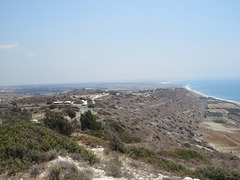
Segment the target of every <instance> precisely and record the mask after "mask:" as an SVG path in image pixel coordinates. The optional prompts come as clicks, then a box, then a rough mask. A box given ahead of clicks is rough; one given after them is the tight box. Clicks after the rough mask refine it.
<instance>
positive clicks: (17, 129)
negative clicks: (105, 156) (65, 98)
mask: <svg viewBox="0 0 240 180" xmlns="http://www.w3.org/2000/svg"><path fill="white" fill-rule="evenodd" d="M0 142H1V144H0V152H1V153H0V174H1V173H3V172H5V171H8V174H15V173H16V172H19V171H22V170H24V169H28V168H29V167H30V165H32V164H36V163H39V162H42V161H44V160H46V159H47V160H49V158H50V159H51V157H53V156H55V155H56V152H57V151H61V150H66V151H67V152H69V153H80V154H81V155H82V157H83V159H84V160H85V161H88V162H89V163H90V164H94V163H95V162H97V161H98V158H97V157H96V156H95V155H94V154H93V153H91V152H89V151H87V150H86V149H85V148H83V147H80V146H79V145H78V144H77V143H76V142H74V141H73V140H71V139H70V138H68V137H67V136H63V135H60V134H58V133H55V132H54V131H52V130H50V129H48V128H46V127H42V126H39V125H36V124H33V123H31V122H28V121H23V120H20V121H14V123H10V122H8V124H7V125H4V127H2V128H1V129H0ZM54 150H56V151H54ZM49 152H53V153H50V154H52V155H49ZM47 156H51V157H47Z"/></svg>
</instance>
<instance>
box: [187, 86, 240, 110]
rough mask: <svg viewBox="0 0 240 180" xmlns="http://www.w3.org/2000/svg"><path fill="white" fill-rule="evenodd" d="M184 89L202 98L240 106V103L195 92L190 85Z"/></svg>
mask: <svg viewBox="0 0 240 180" xmlns="http://www.w3.org/2000/svg"><path fill="white" fill-rule="evenodd" d="M184 88H185V89H186V90H188V91H190V92H193V93H195V94H198V95H200V96H202V97H206V98H213V99H216V100H220V101H226V102H228V103H233V104H235V105H237V106H240V102H237V101H233V100H229V99H222V98H218V97H215V96H209V95H206V94H203V93H201V92H198V91H195V90H193V89H191V88H190V86H189V85H185V86H184Z"/></svg>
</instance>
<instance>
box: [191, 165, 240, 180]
mask: <svg viewBox="0 0 240 180" xmlns="http://www.w3.org/2000/svg"><path fill="white" fill-rule="evenodd" d="M194 174H195V176H196V177H198V178H200V179H207V180H226V179H229V180H239V179H240V173H239V172H235V171H232V170H228V169H221V168H213V167H208V168H204V169H200V170H196V171H195V172H194Z"/></svg>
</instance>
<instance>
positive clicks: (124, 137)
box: [119, 133, 141, 144]
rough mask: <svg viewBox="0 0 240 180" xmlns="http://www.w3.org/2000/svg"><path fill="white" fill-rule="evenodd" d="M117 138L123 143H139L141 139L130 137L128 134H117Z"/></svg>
mask: <svg viewBox="0 0 240 180" xmlns="http://www.w3.org/2000/svg"><path fill="white" fill-rule="evenodd" d="M119 137H120V139H121V140H122V142H124V143H127V144H129V143H140V142H141V139H140V138H138V137H133V136H130V135H129V134H128V133H119Z"/></svg>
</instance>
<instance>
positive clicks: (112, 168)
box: [105, 157, 122, 178]
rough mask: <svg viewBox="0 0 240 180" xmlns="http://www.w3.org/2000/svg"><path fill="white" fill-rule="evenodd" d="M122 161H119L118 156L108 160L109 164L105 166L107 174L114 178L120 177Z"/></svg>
mask: <svg viewBox="0 0 240 180" xmlns="http://www.w3.org/2000/svg"><path fill="white" fill-rule="evenodd" d="M121 167H122V162H121V161H119V158H118V157H115V158H113V159H111V160H110V162H109V164H108V165H107V166H106V168H105V172H106V174H107V175H108V176H113V177H115V178H120V177H122V170H121Z"/></svg>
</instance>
